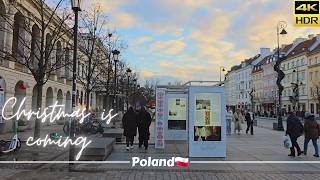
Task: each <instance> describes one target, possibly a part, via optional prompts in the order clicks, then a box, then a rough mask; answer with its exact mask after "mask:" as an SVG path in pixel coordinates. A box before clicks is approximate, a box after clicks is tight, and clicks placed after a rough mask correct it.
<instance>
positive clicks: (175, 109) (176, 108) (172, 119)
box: [168, 98, 187, 130]
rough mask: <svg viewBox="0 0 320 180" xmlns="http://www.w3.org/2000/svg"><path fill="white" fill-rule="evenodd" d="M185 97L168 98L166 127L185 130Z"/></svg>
mask: <svg viewBox="0 0 320 180" xmlns="http://www.w3.org/2000/svg"><path fill="white" fill-rule="evenodd" d="M186 121H187V99H186V98H168V129H170V130H186Z"/></svg>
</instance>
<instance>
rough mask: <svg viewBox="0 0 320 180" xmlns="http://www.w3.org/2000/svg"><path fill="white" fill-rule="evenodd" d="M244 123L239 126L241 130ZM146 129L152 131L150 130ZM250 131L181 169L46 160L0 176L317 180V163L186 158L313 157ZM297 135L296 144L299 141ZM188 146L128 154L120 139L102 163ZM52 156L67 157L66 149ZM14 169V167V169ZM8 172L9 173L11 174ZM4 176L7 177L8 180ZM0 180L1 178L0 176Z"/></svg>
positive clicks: (173, 152) (183, 151) (264, 132)
mask: <svg viewBox="0 0 320 180" xmlns="http://www.w3.org/2000/svg"><path fill="white" fill-rule="evenodd" d="M244 127H245V126H244V125H243V128H244ZM151 132H152V131H151ZM254 133H255V134H254V135H253V136H251V135H246V134H245V133H243V132H242V134H241V135H230V136H228V137H227V158H226V159H221V158H191V159H190V161H191V163H190V166H189V167H187V168H183V167H172V168H168V167H144V168H142V167H131V164H117V163H115V164H78V165H76V166H75V168H74V170H73V171H75V172H68V165H67V164H46V165H44V166H41V167H38V168H37V169H34V170H30V169H29V170H28V169H23V168H22V167H20V168H18V169H12V168H9V167H10V166H11V165H7V168H5V167H2V170H1V173H0V175H1V177H8V178H9V177H10V178H11V179H24V178H25V177H26V175H27V176H28V177H30V178H33V179H42V178H46V179H60V178H61V179H79V178H80V179H92V178H93V179H109V178H111V179H137V180H138V179H141V177H143V178H144V177H148V178H150V179H216V178H218V179H248V178H249V177H250V178H249V179H252V178H257V179H279V178H280V179H290V180H291V179H320V178H319V175H320V173H319V172H320V166H319V164H272V163H271V164H263V163H262V164H245V163H240V164H214V163H209V164H195V163H192V161H201V160H206V161H217V160H218V161H220V160H222V161H318V160H319V159H317V158H314V157H312V153H313V147H312V146H311V144H309V155H308V156H307V157H305V156H301V157H296V158H291V157H288V156H287V154H288V153H289V150H288V149H285V148H284V147H283V146H282V136H283V132H278V131H273V130H270V129H266V128H257V127H255V129H254ZM302 143H303V141H302V138H300V139H299V144H300V145H302ZM187 149H188V146H187V144H186V143H185V142H183V141H181V142H178V143H177V142H175V143H174V142H170V141H169V142H168V143H167V144H166V146H165V149H164V150H155V149H154V145H151V147H150V149H149V150H148V152H145V151H144V150H143V149H138V148H137V145H135V148H134V149H133V150H131V151H130V152H127V151H126V150H125V145H124V144H123V143H120V144H116V145H115V146H114V150H113V152H112V154H111V155H110V156H109V157H108V159H106V161H121V160H125V161H131V157H133V156H137V157H141V158H142V157H149V156H150V157H153V158H170V157H172V156H181V157H186V156H187V152H188V150H187ZM54 160H67V153H65V154H64V155H61V156H59V157H57V158H56V159H54ZM16 168H17V167H16ZM13 172H14V173H13ZM10 178H9V179H10ZM0 179H1V178H0Z"/></svg>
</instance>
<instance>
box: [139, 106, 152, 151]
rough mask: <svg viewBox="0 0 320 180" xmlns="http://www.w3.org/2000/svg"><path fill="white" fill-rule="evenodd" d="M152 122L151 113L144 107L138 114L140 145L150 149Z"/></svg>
mask: <svg viewBox="0 0 320 180" xmlns="http://www.w3.org/2000/svg"><path fill="white" fill-rule="evenodd" d="M150 124H151V115H150V114H149V113H148V112H147V111H146V109H145V107H142V108H141V110H140V112H139V114H138V131H139V147H141V146H142V144H143V145H144V148H145V149H146V150H147V149H148V140H149V138H150V132H149V127H150Z"/></svg>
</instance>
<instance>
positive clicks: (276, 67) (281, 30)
mask: <svg viewBox="0 0 320 180" xmlns="http://www.w3.org/2000/svg"><path fill="white" fill-rule="evenodd" d="M286 26H287V23H286V22H285V21H280V22H278V24H277V43H278V49H277V62H276V64H275V65H274V70H275V71H276V72H277V74H278V78H277V86H278V107H277V114H278V130H279V131H283V130H284V128H283V123H282V113H281V96H282V91H283V86H282V85H281V80H282V79H283V78H284V76H285V74H284V73H283V71H282V70H281V69H280V64H281V60H280V42H279V35H285V34H287V32H286V30H285V28H286Z"/></svg>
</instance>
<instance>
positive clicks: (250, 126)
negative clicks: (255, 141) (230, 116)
mask: <svg viewBox="0 0 320 180" xmlns="http://www.w3.org/2000/svg"><path fill="white" fill-rule="evenodd" d="M245 120H246V121H247V129H246V134H248V132H249V131H250V130H251V135H253V121H252V119H251V114H250V112H249V111H247V112H246V115H245Z"/></svg>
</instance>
